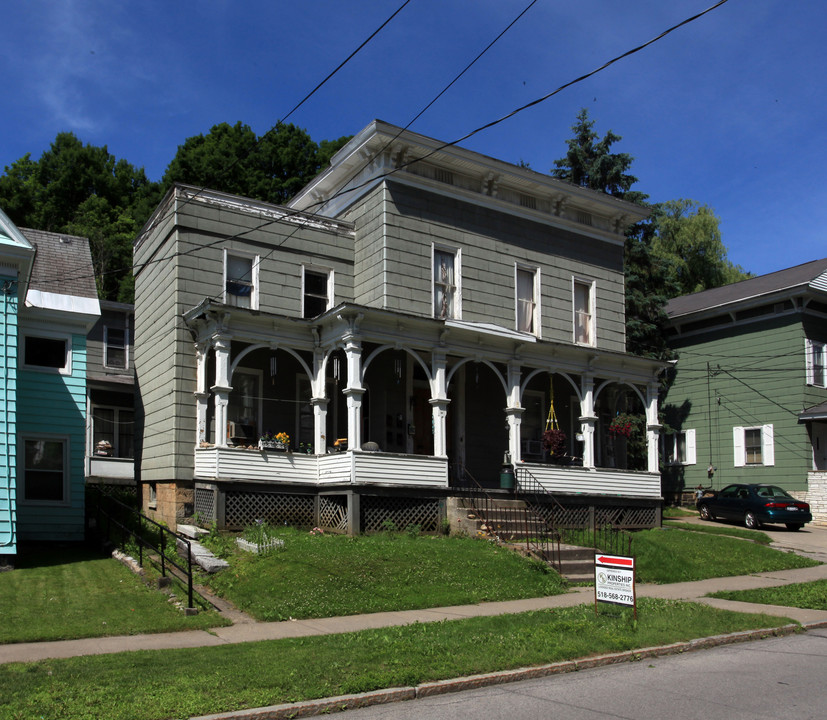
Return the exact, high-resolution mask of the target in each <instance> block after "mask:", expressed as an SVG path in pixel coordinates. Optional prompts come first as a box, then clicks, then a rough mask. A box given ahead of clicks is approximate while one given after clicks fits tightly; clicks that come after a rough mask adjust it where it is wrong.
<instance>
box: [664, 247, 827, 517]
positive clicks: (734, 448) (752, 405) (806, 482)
mask: <svg viewBox="0 0 827 720" xmlns="http://www.w3.org/2000/svg"><path fill="white" fill-rule="evenodd" d="M666 312H667V315H668V317H669V324H670V330H669V332H670V340H669V342H670V345H671V346H672V347H673V348H675V349H676V350H677V352H678V356H679V360H678V363H677V372H676V376H675V380H674V382H673V383H672V385H671V387H670V388H669V391H668V394H667V396H666V399H665V402H664V404H663V412H664V415H665V419H666V422H667V424H668V425H669V426H670V427H671V428H674V429H675V432H674V433H670V434H664V435H663V444H664V463H665V464H664V473H663V479H664V495H665V496H667V497H668V498H670V499H673V498H676V497H677V496H678V495H679V494H680V493H681V492H683V491H684V490H689V489H692V488H695V487H697V486H698V485H702V486H704V487H712V488H715V489H720V488H723V487H724V486H725V485H728V484H730V483H733V482H755V483H765V482H766V483H775V484H777V485H780V486H781V487H783V488H784V489H786V490H788V491H790V492H792V493H793V494H794V495H796V496H797V497H799V498H800V499H802V500H806V501H807V502H809V503H810V505H811V507H812V511H813V515H814V517H815V518H816V519H817V520H820V521H825V520H827V374H826V372H825V364H826V363H827V360H826V359H825V358H826V357H827V356H826V355H825V347H826V345H825V344H827V259H821V260H813V261H812V262H808V263H804V264H802V265H797V266H795V267H791V268H786V269H784V270H779V271H778V272H774V273H769V274H767V275H761V276H759V277H755V278H751V279H749V280H743V281H741V282H738V283H733V284H731V285H724V286H723V287H719V288H713V289H710V290H705V291H703V292H698V293H693V294H691V295H685V296H683V297H678V298H675V299H674V300H670V301H669V303H668V304H667V306H666Z"/></svg>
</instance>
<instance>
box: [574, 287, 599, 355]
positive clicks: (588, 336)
mask: <svg viewBox="0 0 827 720" xmlns="http://www.w3.org/2000/svg"><path fill="white" fill-rule="evenodd" d="M593 291H594V283H592V282H585V281H582V280H575V281H574V342H576V343H578V344H580V345H594V307H593V306H594V297H593Z"/></svg>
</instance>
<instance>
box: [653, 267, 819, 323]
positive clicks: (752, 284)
mask: <svg viewBox="0 0 827 720" xmlns="http://www.w3.org/2000/svg"><path fill="white" fill-rule="evenodd" d="M807 289H814V290H821V291H827V258H822V259H821V260H812V261H811V262H808V263H804V264H803V265H796V266H795V267H791V268H786V269H785V270H778V271H777V272H773V273H768V274H767V275H759V276H758V277H754V278H750V279H749V280H741V281H740V282H737V283H732V284H730V285H723V286H722V287H717V288H711V289H710V290H702V291H701V292H696V293H692V294H691V295H683V296H681V297H677V298H673V299H672V300H670V301H669V302H668V303H667V304H666V308H665V309H666V315H667V316H668V317H669V318H678V317H681V316H684V315H692V314H693V313H697V312H702V311H705V310H713V309H717V308H720V309H721V310H722V311H723V310H724V309H725V308H726V307H727V306H730V305H735V304H737V303H742V302H746V301H752V300H760V299H761V298H765V297H766V299H767V301H769V298H770V296H772V295H780V294H783V295H789V294H793V293H794V292H796V291H798V292H803V291H805V290H807Z"/></svg>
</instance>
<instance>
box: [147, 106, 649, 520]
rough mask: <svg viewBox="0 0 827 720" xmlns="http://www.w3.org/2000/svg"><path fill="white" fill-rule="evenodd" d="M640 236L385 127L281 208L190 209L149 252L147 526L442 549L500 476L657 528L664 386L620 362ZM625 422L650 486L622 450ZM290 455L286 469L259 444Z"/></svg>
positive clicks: (218, 199)
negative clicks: (449, 502) (640, 424)
mask: <svg viewBox="0 0 827 720" xmlns="http://www.w3.org/2000/svg"><path fill="white" fill-rule="evenodd" d="M644 215H645V210H643V209H641V208H639V207H637V206H634V205H631V204H629V203H625V202H622V201H620V200H618V199H616V198H613V197H610V196H607V195H603V194H599V193H595V192H592V191H589V190H586V189H583V188H579V187H575V186H572V185H569V184H566V183H562V182H559V181H556V180H554V179H553V178H551V177H549V176H546V175H542V174H539V173H536V172H533V171H531V170H529V169H527V168H522V167H518V166H516V165H513V164H510V163H506V162H503V161H500V160H495V159H492V158H489V157H486V156H484V155H481V154H479V153H476V152H471V151H469V150H465V149H462V148H459V147H453V146H448V147H446V146H444V145H443V144H442V143H440V142H438V141H436V140H434V139H431V138H428V137H424V136H422V135H418V134H415V133H412V132H409V131H403V130H401V129H400V128H397V127H394V126H391V125H388V124H386V123H383V122H380V121H375V122H373V123H371V124H370V125H369V126H368V127H366V128H365V129H364V130H363V131H362V132H360V133H359V134H358V135H356V136H355V137H354V138H353V139H352V140H351V141H350V142H349V143H348V144H347V145H346V146H345V147H344V148H343V149H342V150H341V151H340V152H339V153H338V154H337V155H336V156H335V157H334V158H333V160H332V163H331V166H330V168H329V169H327V170H326V171H325V172H323V173H321V174H320V175H319V176H317V177H316V178H315V179H314V180H313V181H312V182H311V183H310V184H309V185H308V186H307V187H306V188H304V189H303V190H302V191H301V192H300V193H299V194H298V195H297V196H296V197H295V198H294V199H293V200H292V201H291V203H290V204H289V206H287V207H278V206H274V205H270V204H267V203H263V202H259V201H256V200H251V199H248V198H243V197H237V196H233V195H228V194H224V193H220V192H214V191H211V190H205V189H197V188H193V187H188V186H183V185H178V186H175V187H173V188H172V189H171V190H170V191H169V193H168V194H167V196H166V197H165V198H164V200H163V201H162V203H161V204H160V206H159V207H158V208H157V210H156V211H155V213H154V214H153V216H152V217H151V218H150V220H149V221H148V223H147V225H146V226H145V227H144V229H143V230H142V232H141V233H140V235H139V236H138V237H137V239H136V241H135V247H134V261H135V288H136V297H135V332H136V350H135V364H136V370H137V386H138V397H139V403H140V408H139V412H138V418H139V420H138V421H139V423H140V424H141V425H142V427H141V428H140V433H141V436H142V441H141V443H140V444H141V446H142V448H141V453H140V457H139V467H140V477H141V481H142V483H143V485H144V505H145V507H146V508H147V509H148V510H150V511H154V512H155V513H156V514H157V515H158V516H159V517H161V518H163V519H165V520H166V521H168V522H170V523H173V522H175V521H176V520H178V519H180V518H181V517H184V516H187V515H192V514H193V513H197V514H198V515H199V516H201V518H203V519H205V520H214V521H217V522H218V523H219V525H222V526H228V527H237V526H239V525H243V524H245V523H247V522H250V521H251V520H252V519H255V518H265V517H266V518H269V519H274V520H280V519H282V518H284V520H288V521H290V522H306V523H308V524H309V523H314V524H321V525H325V526H327V527H332V528H337V529H349V530H351V531H355V530H359V529H365V530H370V529H375V528H379V527H381V523H382V522H383V521H384V520H386V519H392V520H393V521H394V522H395V523H396V524H397V525H398V526H400V527H404V526H405V525H406V524H409V523H415V524H419V525H421V526H422V527H423V528H424V529H436V527H437V524H438V518H439V515H440V512H444V510H441V508H444V504H445V502H444V501H445V498H446V497H448V496H450V495H451V492H452V489H453V488H454V487H456V486H457V485H461V484H465V483H467V482H468V481H469V478H472V477H473V478H474V479H475V480H476V481H477V482H479V483H480V484H482V485H486V486H489V487H492V486H497V485H498V483H499V481H500V472H501V469H502V465H503V460H504V457H505V456H506V453H507V454H508V456H507V458H508V460H510V461H511V462H512V463H513V464H514V466H515V467H516V469H517V476H518V481H519V479H520V477H521V475H522V476H523V477H526V476H527V475H526V474H530V477H531V478H532V479H534V480H536V481H537V482H539V483H541V484H542V485H543V486H544V487H546V488H547V489H548V490H549V491H550V492H552V493H554V494H555V496H556V497H558V498H561V499H562V500H563V501H566V499H568V501H570V502H578V503H580V504H583V503H588V502H589V498H592V499H595V501H599V502H603V503H609V504H611V505H613V506H616V507H617V508H637V510H635V512H637V513H638V514H639V517H640V518H641V520H640V524H644V525H645V524H654V523H655V522H657V520H658V518H659V506H660V502H661V489H660V474H659V471H658V470H659V468H658V452H657V448H658V433H659V428H658V424H657V395H658V376H659V373H660V372H661V370H662V369H663V367H662V365H661V364H659V363H656V362H653V361H651V360H647V359H643V358H639V357H634V356H632V355H629V354H627V353H626V352H625V324H624V320H625V318H624V280H623V247H624V231H625V229H626V227H627V226H628V225H629V224H630V223H633V222H635V221H638V220H640V219H642V218H643V217H644ZM631 405H634V406H635V407H636V408H637V409H638V410H640V411H641V412H645V414H646V418H647V421H648V423H647V427H646V430H645V433H646V448H648V450H647V451H646V452H644V457H643V458H642V461H641V462H640V464H639V466H638V467H633V468H632V467H630V460H629V458H628V456H627V454H626V453H625V448H624V447H622V443H620V442H618V441H616V440H615V441H613V440H612V438H610V436H609V423H610V421H611V419H612V418H613V417H614V416H615V415H616V414H617V413H618V412H619V411H622V410H625V409H627V408H629V407H631ZM552 411H553V412H552ZM550 418H553V420H555V421H556V425H557V427H559V428H560V429H562V430H563V431H564V432H565V435H566V439H565V443H566V447H565V451H564V452H562V453H560V452H558V454H557V456H556V457H554V458H552V460H553V461H554V462H549V458H548V457H547V452H546V451H544V448H543V443H542V436H543V431H544V429H545V428H546V427H547V425H548V423H549V422H550ZM279 434H284V435H287V436H289V452H283V451H281V450H280V449H277V448H271V447H268V445H267V444H266V443H263V442H262V441H269V440H270V439H271V437H272V436H275V435H279Z"/></svg>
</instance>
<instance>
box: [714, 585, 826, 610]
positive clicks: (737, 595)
mask: <svg viewBox="0 0 827 720" xmlns="http://www.w3.org/2000/svg"><path fill="white" fill-rule="evenodd" d="M709 597H715V598H721V599H722V600H739V601H740V602H750V603H758V604H760V605H785V606H787V607H797V608H804V609H807V610H827V580H815V581H813V582H808V583H795V584H793V585H780V586H778V587H769V588H759V589H756V590H730V591H721V592H716V593H710V595H709Z"/></svg>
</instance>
